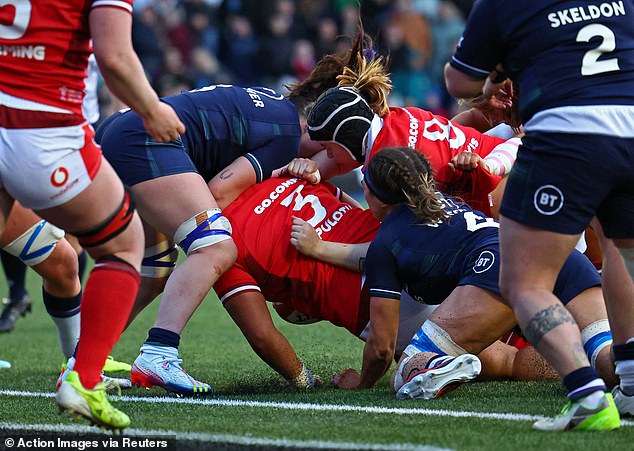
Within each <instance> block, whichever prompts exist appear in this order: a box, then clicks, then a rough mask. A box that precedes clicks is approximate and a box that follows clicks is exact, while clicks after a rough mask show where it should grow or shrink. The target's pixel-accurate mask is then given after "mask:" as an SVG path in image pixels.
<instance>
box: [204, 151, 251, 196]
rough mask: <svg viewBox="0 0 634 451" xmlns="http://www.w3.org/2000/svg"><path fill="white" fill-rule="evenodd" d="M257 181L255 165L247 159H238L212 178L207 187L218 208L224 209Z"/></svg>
mask: <svg viewBox="0 0 634 451" xmlns="http://www.w3.org/2000/svg"><path fill="white" fill-rule="evenodd" d="M256 181H257V180H256V174H255V170H254V169H253V165H252V164H251V163H250V162H249V160H247V159H246V158H245V157H238V158H236V159H235V160H234V161H233V162H232V163H231V164H230V165H229V166H227V167H226V168H225V169H223V170H222V172H220V174H217V175H216V176H215V177H214V178H212V179H211V180H210V181H209V183H208V184H207V186H208V187H209V190H210V191H211V194H212V195H213V196H214V199H216V202H217V203H218V206H219V207H220V208H221V209H224V208H225V207H227V205H229V204H230V203H231V202H233V201H234V200H236V199H237V198H238V196H240V194H242V193H243V192H244V191H246V190H247V188H249V187H250V186H252V185H254V184H255V183H256Z"/></svg>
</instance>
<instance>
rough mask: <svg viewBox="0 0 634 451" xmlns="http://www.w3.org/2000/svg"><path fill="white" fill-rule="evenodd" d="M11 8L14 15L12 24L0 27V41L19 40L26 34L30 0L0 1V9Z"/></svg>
mask: <svg viewBox="0 0 634 451" xmlns="http://www.w3.org/2000/svg"><path fill="white" fill-rule="evenodd" d="M7 6H13V8H15V13H14V16H13V22H12V23H10V24H8V25H0V39H20V38H21V37H22V36H24V33H26V29H27V28H28V27H29V22H30V21H31V1H30V0H4V1H1V0H0V8H5V7H7Z"/></svg>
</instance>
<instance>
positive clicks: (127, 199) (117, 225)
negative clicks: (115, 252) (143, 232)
mask: <svg viewBox="0 0 634 451" xmlns="http://www.w3.org/2000/svg"><path fill="white" fill-rule="evenodd" d="M133 217H134V198H133V197H132V194H131V193H130V191H129V190H128V188H126V189H125V192H124V193H123V200H122V201H121V204H120V205H119V208H117V210H116V211H115V212H114V213H113V214H112V215H110V217H109V218H108V219H106V220H105V221H104V222H102V223H101V224H99V225H98V226H97V227H95V228H94V229H92V230H88V231H87V232H75V233H74V235H75V236H76V237H77V239H78V240H79V244H81V245H82V246H83V247H92V246H99V245H100V244H103V243H105V242H107V241H109V240H111V239H113V238H114V237H116V236H117V235H119V234H120V233H121V232H123V231H124V230H125V229H126V228H127V227H128V225H130V221H132V218H133Z"/></svg>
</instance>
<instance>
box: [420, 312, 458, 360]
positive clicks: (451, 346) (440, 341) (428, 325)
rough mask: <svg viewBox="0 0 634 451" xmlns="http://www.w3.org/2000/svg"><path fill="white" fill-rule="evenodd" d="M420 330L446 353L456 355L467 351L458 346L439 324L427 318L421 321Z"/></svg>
mask: <svg viewBox="0 0 634 451" xmlns="http://www.w3.org/2000/svg"><path fill="white" fill-rule="evenodd" d="M421 330H422V331H423V332H424V333H425V335H427V337H428V338H429V339H430V340H431V341H432V342H433V343H434V344H435V345H436V347H437V348H438V349H440V350H441V351H442V352H444V353H445V354H447V355H453V356H458V355H462V354H467V351H466V350H465V349H463V348H461V347H460V346H458V345H457V344H456V343H455V342H454V341H453V340H452V339H451V337H450V336H449V334H448V333H447V332H445V331H444V330H443V329H442V328H441V327H440V326H438V325H437V324H436V323H434V322H433V321H430V320H427V321H425V322H424V323H423V326H422V327H421Z"/></svg>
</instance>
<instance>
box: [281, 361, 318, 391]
mask: <svg viewBox="0 0 634 451" xmlns="http://www.w3.org/2000/svg"><path fill="white" fill-rule="evenodd" d="M317 381H318V379H317V377H316V376H315V375H314V374H313V372H312V371H311V370H310V368H308V367H307V366H306V365H304V364H303V363H302V370H301V372H300V373H299V375H298V376H296V377H294V378H292V379H288V382H289V383H290V384H291V385H292V386H294V387H297V388H303V389H307V388H313V387H315V385H316V383H317Z"/></svg>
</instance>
